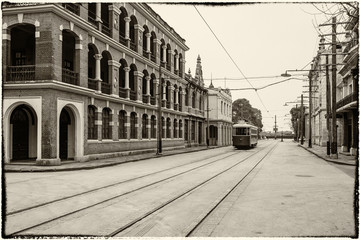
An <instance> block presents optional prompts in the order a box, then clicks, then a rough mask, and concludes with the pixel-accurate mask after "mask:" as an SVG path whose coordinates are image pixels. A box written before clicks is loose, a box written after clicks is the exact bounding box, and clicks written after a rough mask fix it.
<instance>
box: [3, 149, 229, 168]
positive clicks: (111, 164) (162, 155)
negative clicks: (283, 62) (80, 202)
mask: <svg viewBox="0 0 360 240" xmlns="http://www.w3.org/2000/svg"><path fill="white" fill-rule="evenodd" d="M220 147H228V146H211V147H208V148H202V149H187V151H181V152H177V153H171V152H169V153H162V154H160V155H156V154H155V155H152V156H144V157H140V158H138V159H128V160H124V161H121V162H111V163H104V164H99V165H96V166H83V167H76V166H74V167H71V168H61V169H55V168H52V169H19V170H15V169H8V170H6V169H5V167H4V168H3V169H4V172H8V173H15V172H17V173H19V172H65V171H77V170H91V169H95V168H103V167H111V166H115V165H119V164H123V163H129V162H137V161H143V160H146V159H149V158H160V157H166V156H172V155H177V154H184V153H190V152H200V151H204V150H210V149H215V148H220ZM184 149H185V150H186V148H184ZM139 155H141V154H138V155H135V154H134V155H132V156H139ZM93 161H96V160H93Z"/></svg>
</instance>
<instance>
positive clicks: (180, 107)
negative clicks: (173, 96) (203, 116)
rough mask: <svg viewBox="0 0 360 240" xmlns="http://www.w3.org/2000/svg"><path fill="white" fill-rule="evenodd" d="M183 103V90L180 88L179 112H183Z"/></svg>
mask: <svg viewBox="0 0 360 240" xmlns="http://www.w3.org/2000/svg"><path fill="white" fill-rule="evenodd" d="M182 101H183V95H182V88H181V87H179V111H182Z"/></svg>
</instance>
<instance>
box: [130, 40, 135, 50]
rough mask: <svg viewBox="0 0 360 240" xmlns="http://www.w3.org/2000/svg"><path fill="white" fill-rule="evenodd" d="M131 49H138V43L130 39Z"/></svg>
mask: <svg viewBox="0 0 360 240" xmlns="http://www.w3.org/2000/svg"><path fill="white" fill-rule="evenodd" d="M130 49H131V50H133V51H136V43H134V42H131V41H130Z"/></svg>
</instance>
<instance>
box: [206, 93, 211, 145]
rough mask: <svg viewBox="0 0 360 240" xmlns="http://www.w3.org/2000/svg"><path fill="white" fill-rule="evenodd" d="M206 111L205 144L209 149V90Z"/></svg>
mask: <svg viewBox="0 0 360 240" xmlns="http://www.w3.org/2000/svg"><path fill="white" fill-rule="evenodd" d="M206 95H207V97H206V98H207V109H206V118H207V138H206V144H207V147H209V145H210V135H209V134H210V124H209V111H210V109H209V89H208V91H207V94H206Z"/></svg>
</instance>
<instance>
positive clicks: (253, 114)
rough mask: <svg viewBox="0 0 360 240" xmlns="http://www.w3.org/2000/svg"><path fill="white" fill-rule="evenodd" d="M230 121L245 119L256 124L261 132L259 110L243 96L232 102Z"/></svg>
mask: <svg viewBox="0 0 360 240" xmlns="http://www.w3.org/2000/svg"><path fill="white" fill-rule="evenodd" d="M232 111H233V112H232V121H233V122H234V123H237V122H238V121H239V120H246V121H247V122H249V123H251V124H253V125H255V126H257V127H258V128H259V131H260V132H261V131H262V130H261V129H262V127H263V124H262V116H261V111H260V110H259V109H257V108H253V107H252V106H251V104H250V102H249V100H247V99H245V98H239V99H237V100H235V101H234V102H233V104H232Z"/></svg>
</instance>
